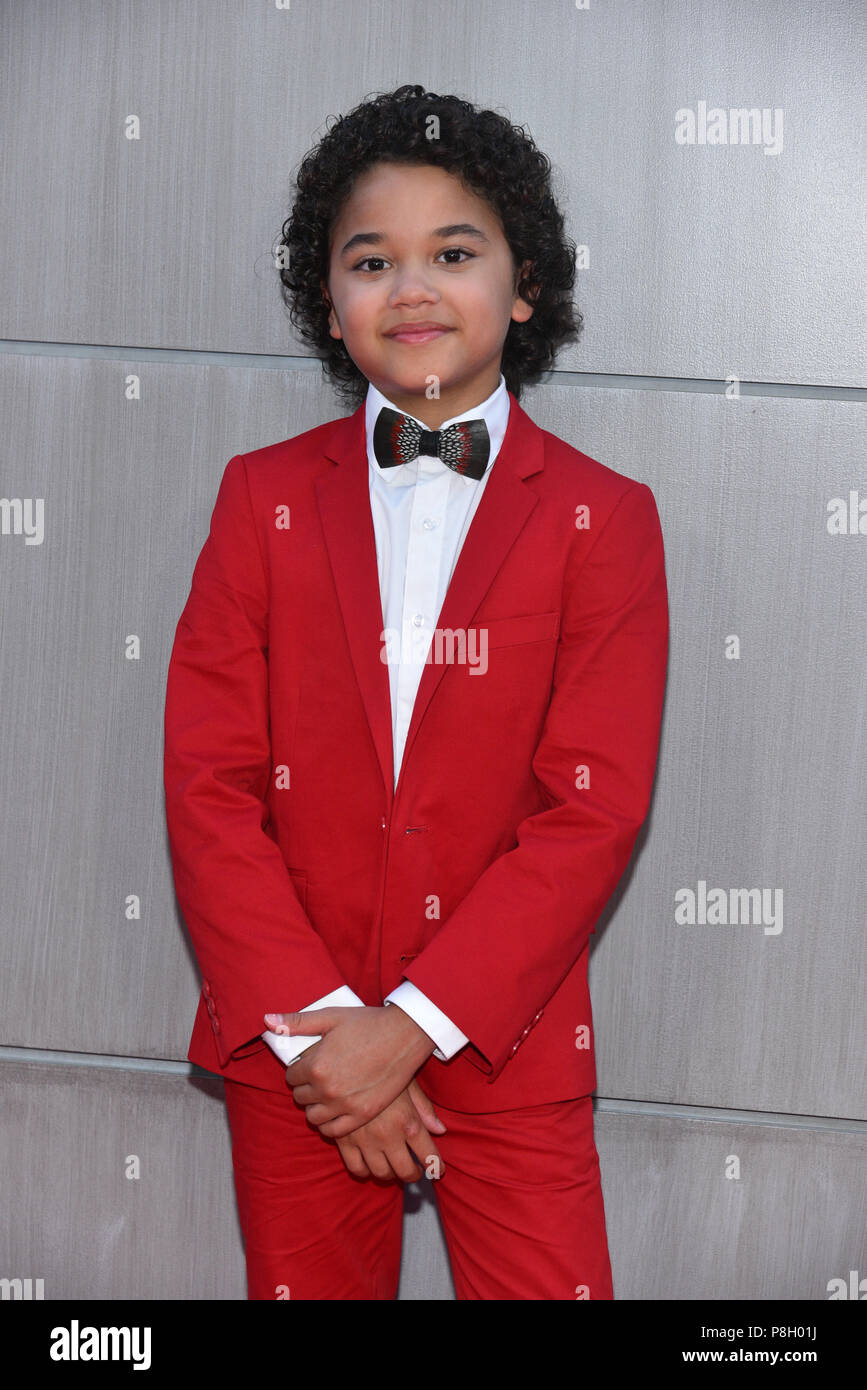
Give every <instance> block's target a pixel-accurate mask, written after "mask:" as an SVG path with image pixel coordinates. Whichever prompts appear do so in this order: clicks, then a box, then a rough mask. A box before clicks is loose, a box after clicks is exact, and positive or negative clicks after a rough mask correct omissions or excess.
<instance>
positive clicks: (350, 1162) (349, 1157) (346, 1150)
mask: <svg viewBox="0 0 867 1390" xmlns="http://www.w3.org/2000/svg"><path fill="white" fill-rule="evenodd" d="M338 1147H339V1149H340V1156H341V1158H342V1159H343V1162H344V1164H345V1165H346V1169H347V1172H349V1173H352V1175H353V1176H354V1177H356V1178H369V1177H371V1172H370V1169H369V1168H368V1166H367V1164H366V1163H365V1161H364V1158H363V1156H362V1153H361V1150H360V1149H359V1148H358V1146H357V1145H356V1144H349V1143H342V1144H339V1145H338Z"/></svg>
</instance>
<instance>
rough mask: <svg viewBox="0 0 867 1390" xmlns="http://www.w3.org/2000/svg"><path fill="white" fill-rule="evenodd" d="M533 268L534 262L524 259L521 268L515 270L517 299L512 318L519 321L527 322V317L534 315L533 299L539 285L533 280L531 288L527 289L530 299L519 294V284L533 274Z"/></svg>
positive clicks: (513, 306)
mask: <svg viewBox="0 0 867 1390" xmlns="http://www.w3.org/2000/svg"><path fill="white" fill-rule="evenodd" d="M532 270H533V262H532V261H524V262H523V264H522V265H521V266H520V268H519V269H518V270H516V271H515V281H514V285H515V300H514V303H513V305H512V318H513V319H515V321H516V322H517V323H526V321H527V319H529V318H531V317H532V315H533V310H534V307H535V306H534V304H533V300H534V299H535V298H536V295H537V294H538V290H539V286H538V285H535V284H533V283H532V281H531V283H530V288H529V290H528V291H527V292H528V294H529V296H530V298H529V301H528V300H527V299H525V298H524V297H523V295H520V294H518V285H519V284H520V283H521V281H522V280H523V279H526V278H527V277H529V276H530V275H531V274H532Z"/></svg>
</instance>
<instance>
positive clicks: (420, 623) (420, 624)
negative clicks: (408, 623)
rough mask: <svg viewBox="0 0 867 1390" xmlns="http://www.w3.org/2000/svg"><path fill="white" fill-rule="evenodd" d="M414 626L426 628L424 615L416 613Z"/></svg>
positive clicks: (413, 621)
mask: <svg viewBox="0 0 867 1390" xmlns="http://www.w3.org/2000/svg"><path fill="white" fill-rule="evenodd" d="M412 625H413V627H424V613H416V615H415V617H414V618H413V620H412Z"/></svg>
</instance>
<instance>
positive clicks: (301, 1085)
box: [265, 1004, 446, 1182]
mask: <svg viewBox="0 0 867 1390" xmlns="http://www.w3.org/2000/svg"><path fill="white" fill-rule="evenodd" d="M265 1023H266V1024H267V1026H268V1028H270V1029H271V1031H272V1032H275V1033H280V1034H282V1035H284V1036H295V1037H300V1036H304V1035H307V1036H311V1035H312V1036H319V1035H320V1034H321V1035H322V1036H321V1039H320V1041H319V1042H317V1043H314V1044H313V1046H312V1047H308V1048H307V1049H306V1051H305V1052H303V1053H302V1054H301V1056H300V1057H298V1058H297V1059H296V1060H295V1061H294V1062H292V1063H290V1065H289V1066H288V1067H287V1068H286V1080H287V1081H288V1083H289V1085H290V1086H291V1087H292V1090H293V1093H294V1098H295V1100H296V1101H297V1102H298V1103H299V1105H303V1106H304V1107H305V1109H306V1111H307V1118H308V1120H309V1121H310V1123H311V1124H313V1125H315V1126H316V1127H317V1128H318V1130H319V1132H320V1134H322V1135H323V1137H325V1138H328V1139H334V1140H335V1141H336V1143H337V1146H338V1148H339V1149H340V1153H341V1157H342V1158H343V1162H344V1163H345V1165H346V1167H347V1169H348V1170H349V1172H350V1173H352V1174H354V1175H355V1176H356V1177H359V1178H364V1177H375V1178H381V1179H384V1180H387V1181H392V1180H394V1179H395V1178H397V1179H398V1180H399V1181H402V1182H415V1181H416V1179H417V1178H418V1177H419V1171H418V1170H419V1168H423V1169H424V1170H425V1172H426V1174H427V1176H428V1177H435V1178H438V1177H441V1176H442V1173H443V1171H444V1164H443V1162H442V1159H441V1157H440V1154H439V1150H438V1149H437V1146H436V1144H435V1143H434V1141H433V1139H432V1138H431V1134H432V1133H437V1134H444V1133H445V1132H446V1126H445V1125H444V1124H443V1122H442V1120H441V1119H440V1118H439V1116H438V1115H437V1113H436V1111H435V1110H434V1108H433V1105H432V1104H431V1102H430V1100H429V1099H428V1097H427V1096H426V1095H425V1093H424V1091H423V1090H422V1089H421V1087H420V1086H419V1084H418V1082H417V1081H416V1080H415V1074H416V1072H417V1071H418V1069H419V1067H420V1066H422V1064H423V1063H424V1062H426V1061H427V1059H428V1057H429V1056H430V1055H431V1053H432V1052H433V1050H434V1047H435V1044H434V1043H433V1041H432V1040H431V1039H430V1038H429V1037H428V1035H427V1033H425V1032H424V1030H423V1029H422V1028H420V1027H419V1025H418V1024H417V1023H416V1022H415V1020H414V1019H412V1018H410V1016H409V1014H407V1013H404V1011H403V1009H401V1008H400V1006H399V1005H398V1004H390V1005H388V1006H387V1007H386V1006H385V1005H383V1006H382V1007H380V1008H370V1007H367V1006H365V1007H364V1008H359V1007H358V1006H357V1005H353V1006H350V1007H349V1008H327V1009H314V1010H310V1011H308V1012H306V1013H295V1014H266V1015H265Z"/></svg>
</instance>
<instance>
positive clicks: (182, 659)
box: [164, 455, 346, 1066]
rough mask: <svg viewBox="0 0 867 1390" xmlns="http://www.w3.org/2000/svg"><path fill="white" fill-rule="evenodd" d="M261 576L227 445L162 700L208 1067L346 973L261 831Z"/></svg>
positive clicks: (171, 814)
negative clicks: (210, 1053)
mask: <svg viewBox="0 0 867 1390" xmlns="http://www.w3.org/2000/svg"><path fill="white" fill-rule="evenodd" d="M268 587H269V586H268V574H267V571H266V567H265V564H264V562H263V558H262V552H261V548H260V540H259V537H258V535H257V533H256V526H255V522H254V518H253V511H252V506H251V501H250V493H249V485H248V481H247V473H246V466H245V461H244V457H243V455H236V456H235V457H234V458H232V459H230V461H229V463H228V464H227V466H226V469H225V471H224V473H223V478H222V481H221V483H220V487H219V491H218V494H217V500H216V502H215V505H214V510H213V514H212V516H211V527H210V533H209V535H208V537H207V539H206V541H205V544H204V546H203V548H202V550H201V553H200V554H199V558H198V560H197V562H196V566H195V569H194V571H193V578H192V585H191V589H190V594H189V597H188V599H187V602H186V605H185V607H184V610H183V612H182V614H181V616H180V620H179V622H178V625H177V630H176V633H175V639H174V645H173V648H172V652H171V657H170V660H169V668H168V677H167V683H166V703H165V746H164V786H165V798H166V822H167V826H168V834H169V845H170V851H171V859H172V868H173V872H174V881H175V888H176V892H177V896H178V902H179V904H180V908H181V911H182V913H183V916H184V919H185V921H186V924H187V927H188V929H189V932H190V936H191V938H192V941H193V945H194V948H195V952H196V956H197V959H198V962H199V966H200V968H201V972H202V977H203V982H204V987H205V994H206V995H207V997H208V999H209V1009H208V1012H209V1015H210V1018H211V1023H212V1026H213V1028H214V1037H215V1041H216V1046H217V1052H218V1056H219V1058H220V1064H221V1066H225V1065H226V1064H227V1063H228V1061H229V1060H230V1059H231V1058H232V1057H234V1056H235V1055H237V1054H239V1053H241V1052H242V1051H243V1052H244V1053H248V1052H249V1051H250V1044H251V1043H255V1044H256V1046H257V1047H258V1048H259V1049H261V1048H262V1047H264V1046H265V1043H264V1042H263V1041H262V1038H261V1034H262V1030H263V1026H264V1014H265V1013H266V1012H270V1011H272V1010H277V1011H279V1012H281V1013H282V1012H285V1013H290V1012H293V1013H294V1012H297V1011H299V1010H300V1009H302V1008H303V1007H304V1006H305V1005H307V1004H309V1002H310V1000H311V999H320V998H322V997H323V996H325V995H328V994H330V993H331V992H332V991H333V990H335V989H338V988H340V987H341V986H342V985H344V984H345V983H346V982H345V981H344V980H343V979H342V978H341V975H340V972H339V970H338V969H337V966H336V965H335V964H334V961H333V960H332V958H331V955H330V953H329V951H328V949H327V948H326V946H325V943H324V942H323V941H322V938H321V937H320V936H319V935H318V933H317V932H316V931H315V929H314V928H313V926H312V925H311V923H310V921H309V920H308V918H307V915H306V913H305V912H304V909H303V908H302V906H301V902H300V900H299V898H298V895H297V893H296V892H295V888H294V887H293V884H292V880H291V877H290V874H289V872H288V869H287V866H286V864H285V862H284V860H283V857H282V855H281V852H280V850H279V848H278V846H277V845H276V843H275V842H274V840H273V839H271V837H270V836H269V835H268V834H267V833H266V831H265V829H264V826H265V825H266V823H267V818H268V811H267V806H266V803H265V797H266V792H267V788H268V785H269V781H270V778H271V777H272V775H273V768H272V760H271V746H270V736H269V715H268V658H267V651H268ZM279 794H280V795H285V796H289V795H291V792H290V791H288V790H286V791H285V792H281V793H279ZM254 1050H255V1049H254Z"/></svg>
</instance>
